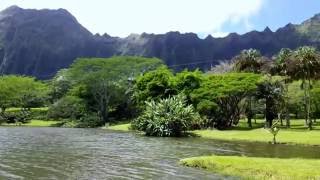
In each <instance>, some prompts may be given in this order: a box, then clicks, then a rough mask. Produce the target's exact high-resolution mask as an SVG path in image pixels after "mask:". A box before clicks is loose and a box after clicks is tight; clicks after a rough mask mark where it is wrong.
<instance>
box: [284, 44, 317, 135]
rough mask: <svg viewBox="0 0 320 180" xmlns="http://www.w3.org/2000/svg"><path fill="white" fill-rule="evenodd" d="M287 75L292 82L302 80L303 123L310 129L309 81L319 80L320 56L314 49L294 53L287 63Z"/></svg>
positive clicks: (308, 48) (301, 48)
mask: <svg viewBox="0 0 320 180" xmlns="http://www.w3.org/2000/svg"><path fill="white" fill-rule="evenodd" d="M286 66H287V72H288V75H289V76H290V77H291V78H292V79H294V80H302V84H301V87H302V88H303V90H304V107H305V122H306V125H307V126H308V128H309V129H310V130H311V129H312V120H311V119H310V108H311V96H310V90H311V88H312V86H311V85H312V83H311V81H312V80H313V79H316V78H319V74H320V55H319V53H318V52H317V51H316V49H315V48H314V47H310V46H304V47H300V48H298V49H297V50H296V51H294V53H293V55H292V56H291V59H290V61H287V64H286Z"/></svg>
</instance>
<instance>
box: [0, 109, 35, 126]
mask: <svg viewBox="0 0 320 180" xmlns="http://www.w3.org/2000/svg"><path fill="white" fill-rule="evenodd" d="M30 120H31V118H30V111H28V110H20V111H10V112H3V113H1V114H0V124H1V123H8V124H13V123H23V124H24V123H28V122H29V121H30Z"/></svg>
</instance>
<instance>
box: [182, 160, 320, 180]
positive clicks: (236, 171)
mask: <svg viewBox="0 0 320 180" xmlns="http://www.w3.org/2000/svg"><path fill="white" fill-rule="evenodd" d="M180 163H181V164H182V165H185V166H189V167H197V168H204V169H207V170H209V171H212V172H215V173H219V174H223V175H227V176H238V177H241V178H242V179H320V171H319V167H320V160H310V159H277V158H253V157H238V156H203V157H194V158H187V159H182V160H181V161H180Z"/></svg>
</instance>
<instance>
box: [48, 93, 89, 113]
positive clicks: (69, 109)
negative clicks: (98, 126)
mask: <svg viewBox="0 0 320 180" xmlns="http://www.w3.org/2000/svg"><path fill="white" fill-rule="evenodd" d="M84 112H85V103H84V102H83V100H82V99H80V98H78V97H75V96H66V97H63V98H61V99H60V100H58V101H57V102H56V103H54V104H53V105H51V106H50V107H49V110H48V118H50V119H80V118H81V117H82V116H83V114H84Z"/></svg>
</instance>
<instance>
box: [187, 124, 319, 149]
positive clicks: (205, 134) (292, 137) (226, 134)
mask: <svg viewBox="0 0 320 180" xmlns="http://www.w3.org/2000/svg"><path fill="white" fill-rule="evenodd" d="M192 133H194V134H196V135H197V136H200V137H202V138H209V139H218V140H228V141H233V140H236V141H252V142H271V141H272V137H273V136H272V135H271V134H270V133H269V132H268V131H267V130H265V129H263V128H259V129H253V130H226V131H219V130H197V131H192ZM277 142H279V143H288V144H305V145H320V131H318V130H314V131H307V130H306V131H300V130H299V131H298V130H285V129H282V130H280V131H279V133H278V135H277Z"/></svg>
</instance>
